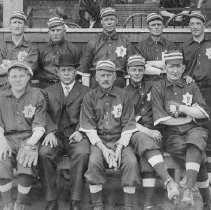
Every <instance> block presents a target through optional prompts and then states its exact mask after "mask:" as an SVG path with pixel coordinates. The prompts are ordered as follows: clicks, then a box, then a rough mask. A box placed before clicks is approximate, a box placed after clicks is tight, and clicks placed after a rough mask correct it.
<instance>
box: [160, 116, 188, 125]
mask: <svg viewBox="0 0 211 210" xmlns="http://www.w3.org/2000/svg"><path fill="white" fill-rule="evenodd" d="M190 122H191V120H190V118H186V117H179V118H171V119H169V120H166V121H163V122H161V123H160V124H163V125H185V124H187V123H190Z"/></svg>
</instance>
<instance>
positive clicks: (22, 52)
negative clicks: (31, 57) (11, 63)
mask: <svg viewBox="0 0 211 210" xmlns="http://www.w3.org/2000/svg"><path fill="white" fill-rule="evenodd" d="M27 55H28V53H27V52H26V51H20V52H19V53H18V60H19V61H23V60H24V59H25V57H26V56H27Z"/></svg>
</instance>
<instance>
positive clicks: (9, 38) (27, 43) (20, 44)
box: [6, 36, 30, 47]
mask: <svg viewBox="0 0 211 210" xmlns="http://www.w3.org/2000/svg"><path fill="white" fill-rule="evenodd" d="M6 42H11V43H13V44H14V42H13V41H12V36H9V37H8V39H7V40H6ZM29 45H30V43H29V42H28V41H26V40H25V38H24V37H23V39H22V40H21V41H20V43H19V44H18V45H17V46H25V47H28V46H29Z"/></svg>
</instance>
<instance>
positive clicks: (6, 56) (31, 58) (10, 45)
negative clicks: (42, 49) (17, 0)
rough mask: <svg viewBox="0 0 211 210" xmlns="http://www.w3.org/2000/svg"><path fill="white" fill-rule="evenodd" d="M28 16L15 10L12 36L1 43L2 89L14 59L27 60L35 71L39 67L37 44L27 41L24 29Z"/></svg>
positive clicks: (11, 25)
mask: <svg viewBox="0 0 211 210" xmlns="http://www.w3.org/2000/svg"><path fill="white" fill-rule="evenodd" d="M26 28H27V17H26V15H25V14H24V13H23V12H20V11H15V12H13V13H12V15H11V17H10V30H11V36H10V37H9V38H8V39H5V40H4V41H1V43H0V89H1V88H4V86H5V84H6V83H7V81H8V80H7V73H8V72H7V70H8V67H9V66H10V65H11V62H12V60H19V61H22V60H24V61H27V62H28V63H29V65H30V66H31V68H32V71H33V72H35V69H36V68H37V60H38V49H37V46H36V45H34V44H32V43H30V42H28V41H26V40H25V38H24V31H25V30H26Z"/></svg>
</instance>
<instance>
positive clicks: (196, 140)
mask: <svg viewBox="0 0 211 210" xmlns="http://www.w3.org/2000/svg"><path fill="white" fill-rule="evenodd" d="M182 63H183V56H182V53H180V52H179V51H169V52H167V53H166V54H165V68H166V73H167V78H166V79H165V80H162V81H159V82H157V83H156V85H155V86H154V87H153V89H152V92H151V96H152V108H153V118H154V125H163V126H164V127H163V131H165V132H163V136H164V147H165V151H166V152H168V153H170V154H171V155H173V156H176V157H178V158H180V159H183V160H184V161H185V168H186V182H185V189H184V192H183V194H182V199H181V205H185V206H186V207H187V206H188V205H193V204H194V191H195V188H194V185H195V183H196V181H198V182H199V185H198V186H199V189H200V193H201V195H202V197H203V201H204V203H205V205H207V206H209V208H210V207H211V205H210V203H211V202H210V192H209V183H208V177H207V168H206V167H205V164H204V160H205V152H204V150H205V148H206V144H207V138H208V130H207V128H206V126H205V125H206V123H207V121H208V119H209V111H208V107H207V105H206V103H205V101H204V98H203V97H202V95H201V92H200V91H199V88H198V86H197V85H196V84H195V83H193V82H192V83H190V84H187V83H186V81H185V80H184V79H183V78H182V73H183V71H184V69H185V66H184V65H183V64H182ZM197 176H198V179H197Z"/></svg>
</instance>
